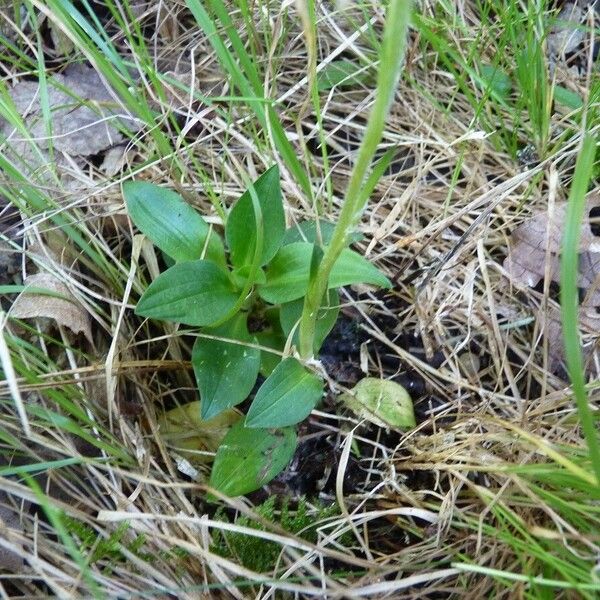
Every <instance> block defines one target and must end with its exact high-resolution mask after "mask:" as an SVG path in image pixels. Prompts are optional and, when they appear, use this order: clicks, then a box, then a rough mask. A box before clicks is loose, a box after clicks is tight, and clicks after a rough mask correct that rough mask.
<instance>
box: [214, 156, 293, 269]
mask: <svg viewBox="0 0 600 600" xmlns="http://www.w3.org/2000/svg"><path fill="white" fill-rule="evenodd" d="M253 186H254V191H255V192H256V196H257V198H258V202H259V204H260V209H261V213H262V221H263V248H262V255H261V259H260V263H259V265H258V266H259V267H262V266H263V265H266V264H267V263H268V262H269V261H270V260H271V259H272V258H273V256H275V253H276V252H277V250H278V249H279V247H280V246H281V242H282V240H283V234H284V232H285V214H284V212H283V201H282V197H281V182H280V178H279V168H278V167H277V165H274V166H273V167H271V168H270V169H269V170H268V171H265V172H264V173H263V174H262V175H261V176H260V177H259V178H258V179H257V180H256V181H255V182H254V184H253ZM256 228H257V223H256V218H255V215H254V208H253V206H252V197H251V195H250V191H249V190H246V191H245V192H244V193H243V194H242V196H241V197H240V199H239V200H238V201H237V202H236V204H235V206H234V207H233V208H232V209H231V212H230V213H229V216H228V218H227V225H226V227H225V237H226V239H227V244H228V245H229V250H230V258H231V263H232V264H233V265H234V266H235V267H238V268H239V267H244V266H246V265H251V264H252V261H253V259H254V252H255V250H256Z"/></svg>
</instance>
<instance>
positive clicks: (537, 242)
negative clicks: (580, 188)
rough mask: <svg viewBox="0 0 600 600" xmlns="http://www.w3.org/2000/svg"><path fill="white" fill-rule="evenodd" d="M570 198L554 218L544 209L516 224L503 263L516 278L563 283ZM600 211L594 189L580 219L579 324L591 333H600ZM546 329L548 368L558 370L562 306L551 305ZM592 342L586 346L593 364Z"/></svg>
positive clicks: (527, 281) (557, 208)
mask: <svg viewBox="0 0 600 600" xmlns="http://www.w3.org/2000/svg"><path fill="white" fill-rule="evenodd" d="M566 210H567V203H566V202H562V203H559V204H557V205H556V206H555V209H554V214H553V215H552V218H549V215H548V213H539V214H537V215H534V216H533V217H531V218H530V219H527V220H526V221H525V222H524V223H523V224H522V225H520V226H519V227H517V229H515V231H514V232H513V234H512V236H511V245H510V248H509V252H508V256H507V258H506V260H505V261H504V268H505V270H506V272H507V273H508V276H509V277H510V279H511V280H512V281H514V282H517V283H521V284H525V285H528V286H530V287H535V286H536V285H537V284H538V283H539V282H540V281H541V280H542V279H543V278H544V276H545V272H546V268H547V269H548V275H549V277H550V280H551V281H554V282H556V283H560V249H561V244H562V237H563V229H564V224H565V222H566ZM598 216H600V194H598V193H593V194H590V195H589V196H588V198H587V200H586V210H585V218H584V219H583V222H582V224H581V234H580V235H581V239H580V244H579V267H578V281H577V285H578V287H579V288H581V289H582V290H584V291H585V292H586V294H585V298H584V301H583V302H582V304H581V306H580V308H579V326H580V328H581V329H582V330H583V331H586V332H588V333H592V334H598V333H600V314H598V312H597V309H598V308H600V236H598V235H595V233H594V232H595V231H596V227H595V226H594V229H592V226H593V224H594V223H595V222H597V219H598ZM542 317H543V319H544V322H543V328H544V330H545V333H546V336H547V339H548V362H549V364H548V367H549V369H550V370H551V371H552V372H554V373H557V372H558V370H559V369H560V365H561V363H562V362H563V360H564V350H563V330H562V319H561V314H560V311H559V310H558V309H556V308H553V307H550V308H549V309H548V310H547V311H546V313H545V314H544V315H542ZM592 351H593V347H591V346H587V347H585V348H583V352H584V357H585V359H586V362H587V363H588V365H589V367H590V368H591V366H592V361H591V360H590V359H591V356H592Z"/></svg>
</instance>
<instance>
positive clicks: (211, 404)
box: [192, 313, 260, 419]
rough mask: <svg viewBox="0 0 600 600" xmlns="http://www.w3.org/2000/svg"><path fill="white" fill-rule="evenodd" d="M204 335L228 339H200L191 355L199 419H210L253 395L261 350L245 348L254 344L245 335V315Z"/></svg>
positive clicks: (246, 333)
mask: <svg viewBox="0 0 600 600" xmlns="http://www.w3.org/2000/svg"><path fill="white" fill-rule="evenodd" d="M204 333H207V334H209V335H214V336H215V337H221V338H229V339H231V341H230V342H225V341H222V340H213V339H209V338H204V337H199V338H198V339H197V340H196V342H195V344H194V349H193V351H192V366H193V367H194V373H195V375H196V382H197V383H198V389H199V391H200V398H201V400H202V413H201V414H202V418H203V419H211V418H212V417H216V416H217V415H218V414H220V413H221V412H223V411H224V410H226V409H228V408H231V407H232V406H235V405H236V404H239V403H240V402H242V401H243V400H245V399H246V398H247V396H248V394H249V393H250V392H251V391H252V388H253V387H254V382H255V381H256V378H257V377H258V370H259V368H260V350H259V349H258V348H253V347H251V346H249V345H248V344H252V343H256V341H255V340H254V339H253V338H252V336H251V335H250V334H249V333H248V329H247V327H246V314H244V313H238V314H237V315H236V316H235V317H233V319H231V320H230V321H228V322H227V323H224V324H223V325H221V326H220V327H216V328H215V329H209V330H205V332H204ZM240 342H241V343H240Z"/></svg>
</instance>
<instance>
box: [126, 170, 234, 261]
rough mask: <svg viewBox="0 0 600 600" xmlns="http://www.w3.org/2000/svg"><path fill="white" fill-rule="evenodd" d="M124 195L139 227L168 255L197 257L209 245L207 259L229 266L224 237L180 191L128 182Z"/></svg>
mask: <svg viewBox="0 0 600 600" xmlns="http://www.w3.org/2000/svg"><path fill="white" fill-rule="evenodd" d="M123 195H124V197H125V202H126V204H127V212H128V213H129V216H130V217H131V220H132V221H133V222H134V223H135V225H136V227H137V228H138V229H139V230H140V231H141V232H142V233H143V234H144V235H145V236H146V237H148V238H149V239H150V240H151V241H152V243H153V244H154V245H155V246H157V247H158V248H160V249H161V250H162V251H163V252H165V253H166V254H167V255H168V256H170V257H171V258H173V259H175V260H176V261H177V262H181V261H185V260H197V259H199V258H200V257H202V256H203V253H204V252H205V247H206V253H205V254H204V256H205V258H207V259H208V260H212V261H213V262H216V263H217V264H220V265H225V251H224V249H223V242H222V241H221V238H220V237H219V235H218V234H217V233H216V232H215V231H214V230H213V229H212V228H211V227H209V226H208V224H207V223H206V221H205V220H204V219H203V218H202V217H201V216H200V215H199V214H198V213H197V212H196V211H195V210H194V209H193V208H192V207H191V206H190V205H189V204H188V203H187V202H185V200H184V199H183V198H182V197H181V196H180V195H179V194H177V193H175V192H173V191H171V190H168V189H165V188H163V187H160V186H158V185H155V184H154V183H149V182H147V181H127V182H125V183H124V184H123ZM207 240H208V244H207Z"/></svg>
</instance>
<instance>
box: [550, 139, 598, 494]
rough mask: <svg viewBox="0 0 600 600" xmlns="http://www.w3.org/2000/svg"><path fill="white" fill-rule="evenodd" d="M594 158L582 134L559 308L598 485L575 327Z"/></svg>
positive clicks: (566, 233)
mask: <svg viewBox="0 0 600 600" xmlns="http://www.w3.org/2000/svg"><path fill="white" fill-rule="evenodd" d="M595 155H596V140H595V139H594V137H593V136H592V135H590V134H586V135H585V137H584V138H583V142H582V145H581V151H580V153H579V157H578V159H577V165H576V168H575V175H574V177H573V183H572V185H571V193H570V195H569V204H568V207H567V215H566V223H565V231H564V237H563V244H562V257H561V273H560V304H561V314H562V325H563V335H564V346H565V358H566V362H567V368H568V371H569V377H570V378H571V383H572V385H573V394H574V395H575V402H576V403H577V410H578V411H579V419H580V421H581V427H582V429H583V432H584V435H585V438H586V441H587V445H588V450H589V455H590V460H591V462H592V468H593V470H594V473H595V475H596V485H600V442H599V440H598V438H599V436H598V431H597V429H596V426H595V424H594V417H593V415H592V411H591V409H590V407H589V404H588V398H587V392H586V387H585V375H584V365H583V357H582V354H581V342H580V338H579V326H578V305H579V303H578V290H577V279H578V274H579V240H580V237H581V222H582V219H583V215H584V212H585V195H586V192H587V190H588V186H589V182H590V179H591V175H592V170H593V167H594V158H595Z"/></svg>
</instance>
